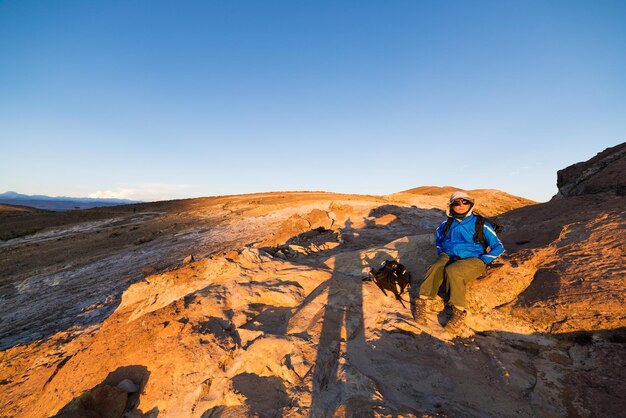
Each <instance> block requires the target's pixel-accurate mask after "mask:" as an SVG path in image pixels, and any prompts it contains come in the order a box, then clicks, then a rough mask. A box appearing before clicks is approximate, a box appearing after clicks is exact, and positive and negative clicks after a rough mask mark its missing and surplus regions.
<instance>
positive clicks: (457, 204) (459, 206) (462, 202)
mask: <svg viewBox="0 0 626 418" xmlns="http://www.w3.org/2000/svg"><path fill="white" fill-rule="evenodd" d="M470 205H471V202H470V201H469V200H467V199H456V200H455V201H453V202H452V203H451V204H450V208H451V209H452V210H453V211H454V212H455V213H457V214H459V215H462V214H464V213H466V212H467V211H468V210H469V208H470Z"/></svg>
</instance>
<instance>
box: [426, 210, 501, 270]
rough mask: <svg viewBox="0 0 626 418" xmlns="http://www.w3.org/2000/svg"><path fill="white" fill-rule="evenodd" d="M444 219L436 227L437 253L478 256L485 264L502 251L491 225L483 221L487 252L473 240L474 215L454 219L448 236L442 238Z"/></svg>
mask: <svg viewBox="0 0 626 418" xmlns="http://www.w3.org/2000/svg"><path fill="white" fill-rule="evenodd" d="M445 224H446V221H443V222H442V223H441V225H439V227H438V228H437V232H436V240H435V243H436V245H437V254H441V253H446V254H448V255H449V256H450V257H456V258H480V259H481V260H482V261H483V262H484V263H485V264H490V263H491V262H492V261H493V260H495V259H496V258H498V256H499V255H500V254H502V253H503V252H504V247H503V246H502V242H500V239H498V236H497V235H496V232H495V231H494V230H493V226H492V225H491V224H490V223H489V222H485V229H484V235H485V242H486V243H487V245H488V246H489V252H487V253H486V252H485V249H484V248H483V246H482V244H481V243H480V242H474V234H475V233H476V216H475V215H473V214H472V215H470V216H468V217H467V218H465V219H463V220H462V221H461V222H459V221H457V220H455V221H454V222H452V225H450V229H449V230H448V236H447V237H446V238H445V239H444V236H443V228H444V226H445Z"/></svg>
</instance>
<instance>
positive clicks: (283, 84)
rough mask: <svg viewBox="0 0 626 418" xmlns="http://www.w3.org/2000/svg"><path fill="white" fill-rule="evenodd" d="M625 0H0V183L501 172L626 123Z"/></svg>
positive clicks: (325, 186)
mask: <svg viewBox="0 0 626 418" xmlns="http://www.w3.org/2000/svg"><path fill="white" fill-rule="evenodd" d="M625 22H626V2H624V1H608V0H603V1H590V0H589V1H569V0H568V1H521V0H520V1H506V0H497V1H477V0H476V1H475V0H472V1H418V0H411V1H382V0H381V1H362V0H359V1H304V0H301V1H297V0H295V1H294V0H290V1H287V0H285V1H256V0H254V1H253V0H250V1H217V0H215V1H208V0H207V1H154V0H150V1H148V0H145V1H138V0H122V1H111V0H107V1H85V0H76V1H66V0H55V1H49V0H42V1H29V0H4V1H2V0H0V149H1V154H0V155H1V159H0V161H1V164H0V192H4V191H8V190H14V191H17V192H20V193H26V194H48V195H64V196H88V195H92V196H97V195H100V196H120V197H129V198H135V199H145V200H155V199H157V200H160V199H168V198H180V197H196V196H209V195H223V194H237V193H247V192H257V191H279V190H327V191H335V192H347V193H367V194H388V193H393V192H396V191H401V190H405V189H409V188H412V187H417V186H427V185H437V186H444V185H451V186H457V187H462V188H468V189H472V188H497V189H500V190H503V191H506V192H509V193H512V194H516V195H520V196H524V197H528V198H531V199H535V200H538V201H546V200H548V199H549V198H550V197H551V196H552V195H554V194H555V193H556V191H557V189H556V171H557V170H559V169H561V168H564V167H566V166H568V165H570V164H573V163H576V162H579V161H583V160H587V159H589V158H591V157H592V156H594V155H595V154H596V153H598V152H600V151H602V150H603V149H605V148H607V147H609V146H613V145H617V144H619V143H622V142H624V141H625V140H626V23H625Z"/></svg>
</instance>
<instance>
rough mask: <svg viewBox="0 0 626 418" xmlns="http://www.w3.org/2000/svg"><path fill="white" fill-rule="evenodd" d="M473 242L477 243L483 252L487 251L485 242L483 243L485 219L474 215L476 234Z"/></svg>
mask: <svg viewBox="0 0 626 418" xmlns="http://www.w3.org/2000/svg"><path fill="white" fill-rule="evenodd" d="M474 242H479V243H480V245H482V246H483V248H484V249H485V250H487V242H486V241H485V217H484V216H481V215H476V233H475V234H474Z"/></svg>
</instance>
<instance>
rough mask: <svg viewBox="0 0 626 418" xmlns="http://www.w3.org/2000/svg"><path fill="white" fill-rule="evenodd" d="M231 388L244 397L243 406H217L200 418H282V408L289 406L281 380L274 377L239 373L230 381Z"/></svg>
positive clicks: (289, 401) (289, 400)
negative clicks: (231, 383)
mask: <svg viewBox="0 0 626 418" xmlns="http://www.w3.org/2000/svg"><path fill="white" fill-rule="evenodd" d="M232 382H233V388H234V389H235V390H236V391H237V392H238V393H240V394H242V395H243V396H245V397H246V401H245V403H244V404H243V405H236V406H218V407H216V408H211V409H210V410H208V411H206V412H205V413H204V414H202V418H231V417H232V418H235V417H261V418H274V417H276V418H278V417H282V416H283V408H285V407H288V406H290V405H291V403H292V402H291V399H290V398H289V395H288V394H287V390H286V389H285V385H284V384H283V382H282V380H281V379H279V378H278V377H275V376H269V377H266V376H258V375H256V374H253V373H241V374H239V375H237V376H235V377H233V379H232Z"/></svg>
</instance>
